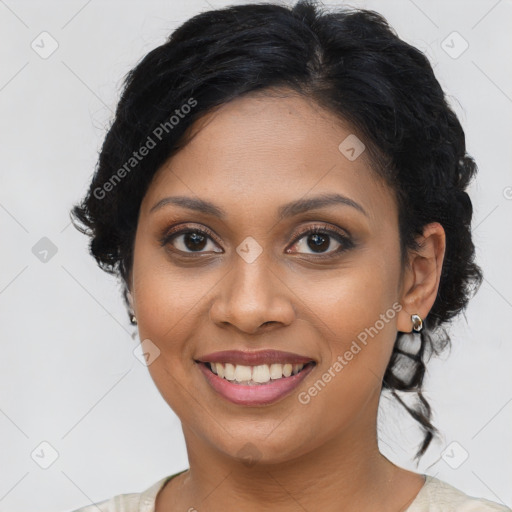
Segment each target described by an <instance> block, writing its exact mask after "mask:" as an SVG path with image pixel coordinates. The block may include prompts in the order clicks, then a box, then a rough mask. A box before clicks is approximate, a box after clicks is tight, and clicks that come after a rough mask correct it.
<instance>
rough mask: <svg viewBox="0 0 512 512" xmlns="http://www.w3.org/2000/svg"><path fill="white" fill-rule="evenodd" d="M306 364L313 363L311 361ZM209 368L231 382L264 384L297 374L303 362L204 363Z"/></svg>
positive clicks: (302, 367)
mask: <svg viewBox="0 0 512 512" xmlns="http://www.w3.org/2000/svg"><path fill="white" fill-rule="evenodd" d="M308 364H314V363H313V361H311V362H310V363H308ZM206 365H208V367H209V368H210V370H211V371H212V372H213V373H214V374H216V375H217V376H219V377H220V378H222V379H225V380H227V381H229V382H231V383H232V384H241V385H246V386H258V385H264V384H267V383H268V382H270V381H271V380H272V381H274V380H279V379H284V378H287V377H290V376H291V375H297V374H298V373H300V372H301V371H302V370H303V369H304V366H305V365H304V364H292V363H285V364H280V363H273V364H270V365H268V364H261V365H258V366H244V365H240V364H231V363H206Z"/></svg>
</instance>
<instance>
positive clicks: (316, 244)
mask: <svg viewBox="0 0 512 512" xmlns="http://www.w3.org/2000/svg"><path fill="white" fill-rule="evenodd" d="M353 246H354V244H353V242H352V241H351V240H350V238H348V237H347V236H346V235H344V234H342V233H340V232H338V231H334V230H332V229H326V228H325V227H318V226H315V227H313V228H310V229H308V230H306V231H304V232H303V233H301V234H299V235H298V236H297V238H296V241H295V242H294V244H293V246H292V247H295V248H297V249H298V251H297V252H300V253H302V254H312V255H318V256H322V255H324V254H325V255H326V256H328V257H330V256H333V255H334V256H335V255H337V254H339V253H341V252H343V251H345V250H347V249H349V248H351V247H353ZM309 251H311V252H309ZM286 252H287V253H290V252H295V251H291V249H287V250H286Z"/></svg>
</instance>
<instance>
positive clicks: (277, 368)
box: [270, 364, 283, 380]
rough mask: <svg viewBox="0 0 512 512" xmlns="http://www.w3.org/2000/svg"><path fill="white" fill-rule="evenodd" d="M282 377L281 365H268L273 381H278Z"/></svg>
mask: <svg viewBox="0 0 512 512" xmlns="http://www.w3.org/2000/svg"><path fill="white" fill-rule="evenodd" d="M282 376H283V365H282V364H271V365H270V378H271V379H273V380H276V379H280V378H281V377H282Z"/></svg>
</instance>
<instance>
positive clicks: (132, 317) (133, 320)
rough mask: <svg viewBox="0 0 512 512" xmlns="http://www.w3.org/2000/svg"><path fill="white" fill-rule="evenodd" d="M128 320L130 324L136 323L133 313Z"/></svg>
mask: <svg viewBox="0 0 512 512" xmlns="http://www.w3.org/2000/svg"><path fill="white" fill-rule="evenodd" d="M130 321H131V323H132V324H135V325H137V319H136V318H135V315H134V314H133V313H132V314H131V315H130Z"/></svg>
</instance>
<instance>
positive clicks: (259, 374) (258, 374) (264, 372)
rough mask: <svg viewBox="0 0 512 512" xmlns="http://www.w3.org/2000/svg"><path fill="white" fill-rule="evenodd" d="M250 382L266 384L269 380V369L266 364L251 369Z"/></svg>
mask: <svg viewBox="0 0 512 512" xmlns="http://www.w3.org/2000/svg"><path fill="white" fill-rule="evenodd" d="M252 380H253V381H254V382H268V381H269V380H270V368H269V367H268V364H261V365H259V366H255V367H254V368H253V369H252Z"/></svg>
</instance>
